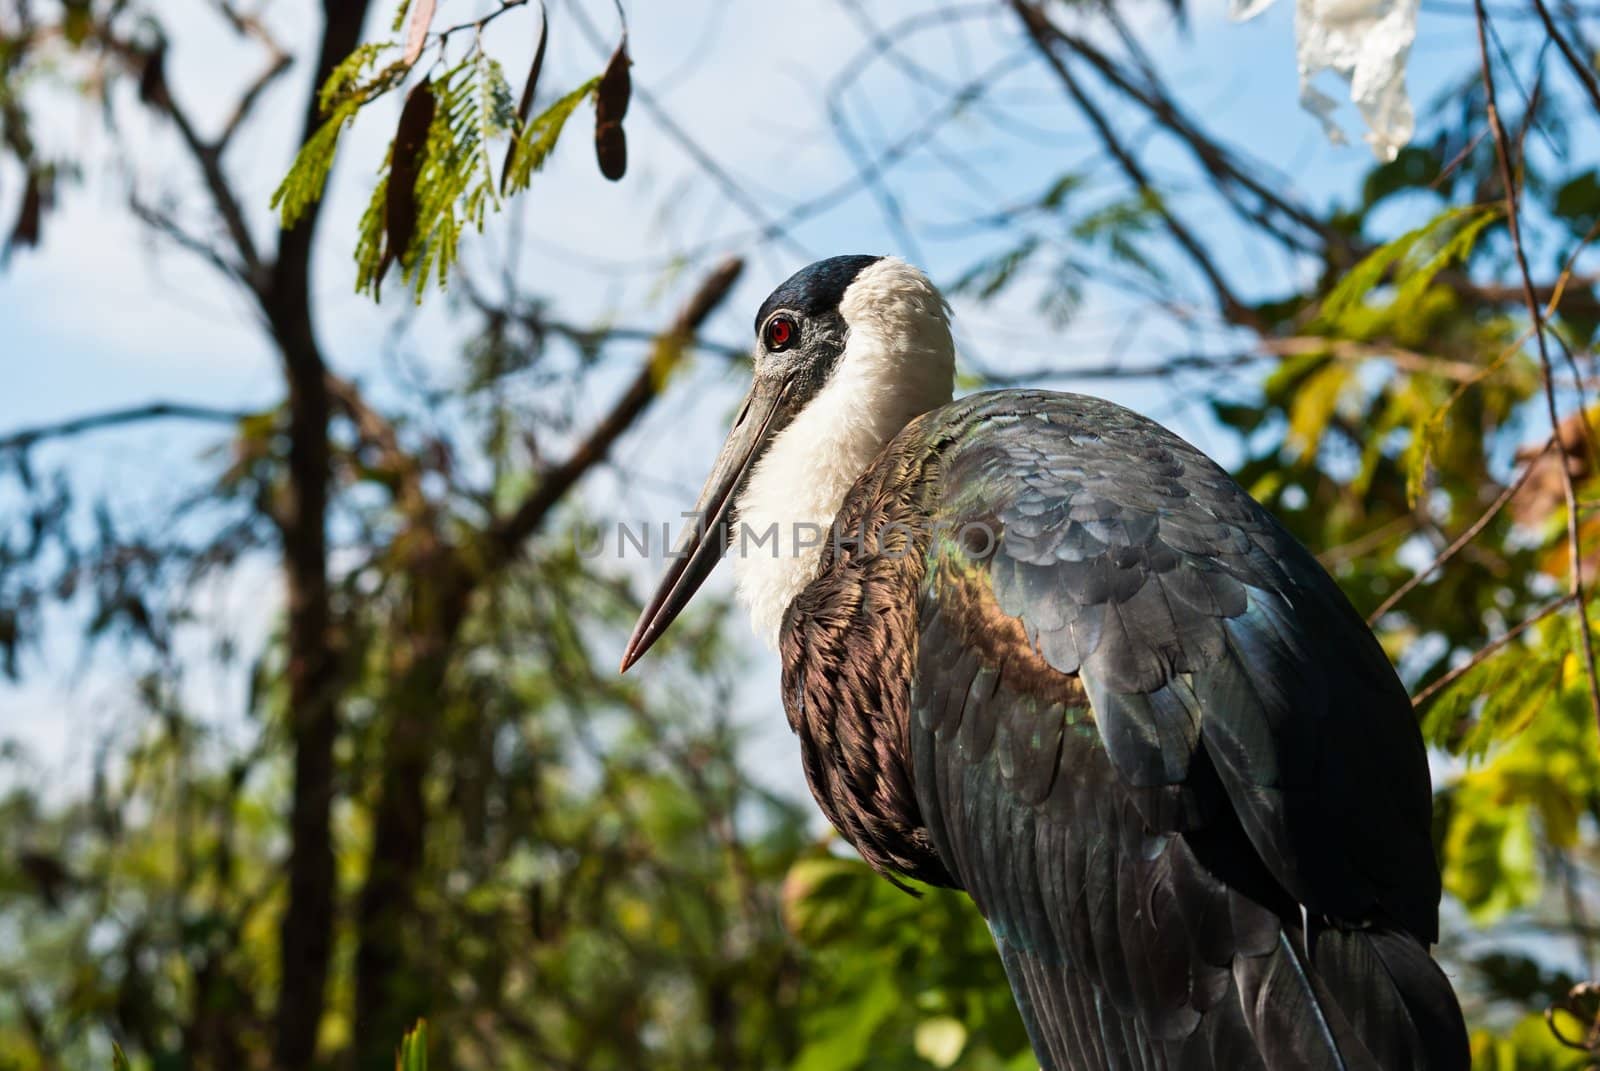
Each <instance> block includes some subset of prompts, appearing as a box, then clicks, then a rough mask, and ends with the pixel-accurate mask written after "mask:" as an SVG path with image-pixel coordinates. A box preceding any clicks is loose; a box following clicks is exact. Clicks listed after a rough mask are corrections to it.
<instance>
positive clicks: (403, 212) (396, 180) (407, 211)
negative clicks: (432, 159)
mask: <svg viewBox="0 0 1600 1071" xmlns="http://www.w3.org/2000/svg"><path fill="white" fill-rule="evenodd" d="M437 106H438V102H437V100H436V99H435V97H434V95H433V83H431V82H429V81H428V79H426V78H424V79H423V80H422V81H421V82H418V83H417V85H416V87H415V88H414V89H412V90H411V92H410V93H409V94H407V95H406V103H405V107H403V108H401V109H400V125H399V126H398V127H396V128H395V132H394V148H393V149H392V150H391V154H390V159H389V189H388V193H387V198H386V200H385V201H384V206H383V207H384V213H383V222H384V229H385V231H386V232H387V233H388V236H389V245H388V250H387V252H386V253H385V254H384V262H385V263H384V265H383V267H384V268H387V267H388V261H390V260H398V261H400V262H401V263H404V262H405V256H406V252H407V251H408V250H409V249H410V248H411V239H412V238H413V237H414V236H415V235H416V230H417V176H418V175H419V174H420V173H421V172H422V158H423V150H424V149H426V147H427V144H428V128H429V127H430V126H432V125H433V113H434V109H435V108H436V107H437ZM378 275H379V277H380V278H381V277H382V276H383V270H382V269H380V270H379V272H378Z"/></svg>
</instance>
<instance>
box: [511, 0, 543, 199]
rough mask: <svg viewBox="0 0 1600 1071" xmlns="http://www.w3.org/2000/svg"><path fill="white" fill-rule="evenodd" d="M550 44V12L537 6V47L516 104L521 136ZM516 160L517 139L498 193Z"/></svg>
mask: <svg viewBox="0 0 1600 1071" xmlns="http://www.w3.org/2000/svg"><path fill="white" fill-rule="evenodd" d="M549 43H550V12H549V10H548V9H547V8H546V7H545V6H544V5H543V4H540V5H539V47H538V48H536V49H534V52H533V65H532V66H531V67H529V68H528V80H527V81H526V82H524V83H523V85H522V100H521V101H519V102H518V104H517V132H518V135H519V136H520V135H521V132H522V129H523V128H524V127H525V126H527V125H528V116H529V115H531V114H532V112H533V95H534V91H535V90H537V89H538V88H539V72H540V71H542V70H543V69H544V49H545V46H546V45H547V44H549ZM516 158H517V138H513V139H512V140H511V147H510V148H508V149H507V150H506V162H505V164H504V165H503V166H502V167H501V168H500V192H501V193H505V192H506V184H507V183H508V182H510V181H511V161H513V160H515V159H516Z"/></svg>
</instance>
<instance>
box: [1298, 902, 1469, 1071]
mask: <svg viewBox="0 0 1600 1071" xmlns="http://www.w3.org/2000/svg"><path fill="white" fill-rule="evenodd" d="M1311 966H1312V970H1313V971H1314V972H1315V974H1316V975H1317V979H1318V981H1319V982H1320V983H1321V984H1322V986H1323V987H1325V988H1326V990H1327V993H1328V995H1329V997H1331V999H1332V1002H1333V1003H1334V1004H1335V1005H1337V1007H1338V1010H1339V1012H1340V1014H1341V1015H1342V1017H1343V1018H1344V1020H1345V1022H1347V1023H1348V1024H1349V1026H1350V1028H1351V1032H1352V1033H1353V1034H1354V1036H1355V1037H1356V1038H1357V1039H1359V1041H1360V1044H1361V1045H1362V1046H1363V1047H1364V1048H1365V1050H1366V1055H1368V1056H1370V1058H1371V1061H1372V1063H1373V1064H1375V1065H1376V1066H1377V1067H1379V1068H1383V1069H1384V1071H1388V1069H1390V1068H1415V1069H1416V1071H1466V1069H1467V1068H1468V1066H1469V1065H1470V1064H1471V1062H1472V1061H1471V1055H1470V1051H1469V1049H1468V1044H1467V1027H1466V1023H1465V1022H1464V1021H1463V1020H1462V1018H1461V1005H1460V1004H1458V1003H1457V1002H1456V995H1455V992H1454V991H1453V990H1452V989H1451V988H1450V982H1449V981H1448V980H1447V979H1446V978H1445V976H1444V972H1443V971H1441V970H1440V969H1439V965H1438V964H1437V963H1435V962H1434V961H1433V958H1432V957H1431V956H1429V955H1428V950H1427V949H1426V948H1424V947H1423V945H1422V944H1421V942H1419V941H1418V940H1417V939H1416V938H1415V937H1412V936H1411V935H1410V934H1407V933H1404V932H1401V931H1397V930H1391V929H1385V928H1382V927H1373V928H1368V929H1339V928H1336V927H1331V926H1330V927H1326V928H1322V929H1320V930H1319V931H1318V932H1316V933H1315V934H1314V936H1313V937H1312V941H1311Z"/></svg>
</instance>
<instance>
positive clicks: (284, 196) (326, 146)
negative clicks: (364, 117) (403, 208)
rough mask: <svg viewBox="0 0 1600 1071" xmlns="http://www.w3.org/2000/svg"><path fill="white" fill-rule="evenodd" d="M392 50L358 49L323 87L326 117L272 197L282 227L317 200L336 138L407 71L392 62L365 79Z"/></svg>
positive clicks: (321, 96)
mask: <svg viewBox="0 0 1600 1071" xmlns="http://www.w3.org/2000/svg"><path fill="white" fill-rule="evenodd" d="M392 47H393V46H392V45H390V44H387V43H381V42H380V43H376V44H365V45H362V46H361V47H359V48H357V49H356V50H355V51H354V52H352V53H351V54H350V55H349V56H348V57H346V58H345V60H344V61H343V62H342V63H340V64H339V65H338V66H337V67H335V68H334V69H333V73H332V74H330V75H329V76H328V80H327V81H326V82H324V83H323V85H322V89H321V91H320V93H319V95H318V98H317V99H318V103H319V105H320V107H321V109H322V112H323V114H324V115H326V116H327V118H325V119H324V120H323V121H322V125H321V126H319V127H318V128H317V130H316V132H315V133H314V134H312V135H311V137H309V138H308V139H306V143H305V144H304V145H302V146H301V147H300V151H299V152H298V153H296V154H295V158H294V162H293V163H292V164H291V165H290V166H289V171H288V173H287V174H286V175H284V177H283V181H282V182H280V183H279V184H278V188H277V189H276V190H275V191H273V194H272V207H273V208H275V209H277V211H278V221H279V224H280V225H281V226H283V227H285V228H288V227H293V226H294V225H295V224H296V223H297V222H299V220H300V217H301V216H303V215H304V214H305V211H306V209H308V208H310V207H311V205H312V204H313V203H315V202H316V201H318V200H320V199H321V198H322V191H323V189H324V187H326V186H327V184H328V173H329V172H330V171H331V170H332V169H333V158H334V154H335V153H336V152H337V151H338V148H339V136H340V135H341V134H343V133H344V131H345V128H346V127H348V126H349V125H350V122H351V121H352V120H353V119H355V117H356V113H357V112H359V111H360V110H361V108H362V106H363V105H365V104H367V103H369V102H370V101H372V100H375V99H376V98H378V97H380V96H382V95H383V94H384V93H386V92H388V91H389V90H390V89H392V88H394V87H395V86H396V85H398V84H399V83H400V81H401V80H402V79H403V78H404V77H405V74H406V71H407V68H406V67H405V66H404V65H401V64H391V65H390V66H388V67H385V68H383V69H382V70H381V71H379V72H377V73H376V74H374V75H371V76H370V77H368V75H369V72H370V71H371V68H372V67H373V65H374V64H376V63H377V61H378V59H379V58H380V57H381V56H382V55H383V53H384V52H385V51H387V50H388V49H390V48H392Z"/></svg>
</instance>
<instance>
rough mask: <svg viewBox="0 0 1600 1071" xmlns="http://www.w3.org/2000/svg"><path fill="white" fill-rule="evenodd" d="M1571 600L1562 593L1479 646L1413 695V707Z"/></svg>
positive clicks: (1450, 683) (1437, 692)
mask: <svg viewBox="0 0 1600 1071" xmlns="http://www.w3.org/2000/svg"><path fill="white" fill-rule="evenodd" d="M1571 602H1572V596H1571V595H1562V596H1561V597H1560V598H1558V599H1554V600H1552V601H1550V602H1547V603H1545V604H1544V606H1542V607H1540V608H1539V610H1538V611H1537V612H1535V613H1534V615H1533V616H1532V617H1529V618H1527V619H1525V620H1524V621H1522V622H1520V623H1519V624H1516V625H1513V626H1512V627H1511V628H1509V629H1507V630H1506V632H1505V635H1503V636H1501V637H1500V638H1499V639H1496V640H1490V641H1489V642H1488V643H1486V644H1484V645H1483V646H1482V647H1480V648H1478V650H1477V651H1476V652H1475V653H1474V654H1473V656H1472V657H1471V658H1469V659H1467V660H1466V661H1465V662H1463V663H1461V664H1460V665H1459V666H1457V667H1456V668H1455V669H1452V670H1451V671H1450V672H1449V673H1446V674H1445V675H1444V676H1442V677H1440V678H1439V679H1438V680H1436V681H1434V682H1433V683H1432V684H1430V685H1428V686H1427V687H1426V688H1424V689H1422V691H1420V692H1418V693H1417V694H1416V695H1414V696H1412V698H1411V706H1412V707H1413V708H1417V707H1421V706H1422V705H1423V704H1424V703H1426V702H1427V701H1428V700H1430V699H1432V698H1433V697H1434V696H1436V695H1438V694H1439V693H1440V692H1441V691H1443V690H1444V689H1446V688H1448V687H1449V686H1450V685H1452V684H1454V683H1455V682H1456V681H1458V680H1460V679H1461V678H1462V677H1463V676H1465V675H1466V674H1468V673H1470V672H1471V671H1472V670H1473V669H1475V668H1476V667H1478V666H1480V665H1482V664H1483V662H1484V660H1485V659H1487V658H1488V657H1489V656H1490V655H1492V654H1494V653H1495V652H1496V651H1498V650H1499V649H1500V648H1502V647H1504V646H1505V645H1506V644H1508V643H1510V642H1511V641H1512V640H1514V639H1516V638H1517V637H1518V636H1520V635H1522V634H1523V633H1524V632H1527V631H1528V630H1529V629H1530V628H1532V627H1533V626H1535V625H1537V624H1538V623H1539V622H1541V621H1543V620H1544V619H1545V618H1547V617H1549V616H1550V615H1551V614H1553V613H1555V612H1556V611H1557V610H1560V609H1561V608H1563V607H1564V606H1566V605H1568V604H1569V603H1571Z"/></svg>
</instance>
